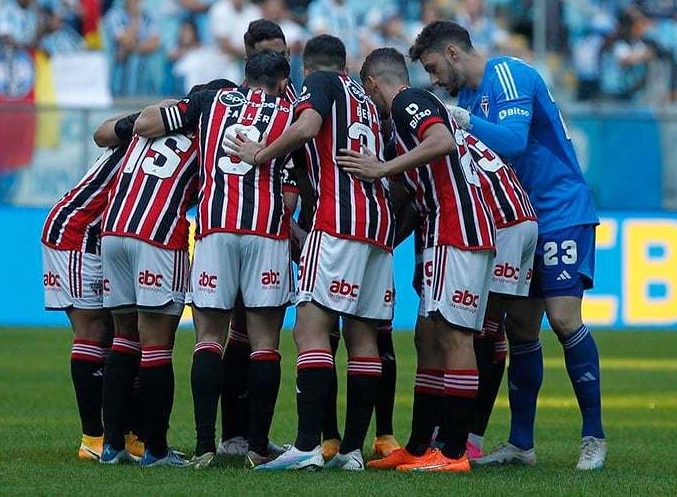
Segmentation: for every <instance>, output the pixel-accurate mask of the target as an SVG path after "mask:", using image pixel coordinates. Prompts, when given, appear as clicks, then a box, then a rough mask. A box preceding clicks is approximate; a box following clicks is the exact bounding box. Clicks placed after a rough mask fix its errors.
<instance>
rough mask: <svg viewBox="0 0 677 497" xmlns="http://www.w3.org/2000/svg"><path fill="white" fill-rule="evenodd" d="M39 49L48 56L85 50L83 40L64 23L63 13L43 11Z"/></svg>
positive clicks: (59, 11)
mask: <svg viewBox="0 0 677 497" xmlns="http://www.w3.org/2000/svg"><path fill="white" fill-rule="evenodd" d="M40 48H41V49H43V50H44V51H45V52H47V54H48V55H54V54H56V53H68V52H76V51H78V50H84V49H85V40H84V38H82V36H80V33H78V32H77V31H76V30H75V28H73V26H72V25H70V24H68V23H66V22H65V20H64V17H63V11H61V10H50V9H45V10H43V11H42V36H41V37H40Z"/></svg>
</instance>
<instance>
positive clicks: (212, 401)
mask: <svg viewBox="0 0 677 497" xmlns="http://www.w3.org/2000/svg"><path fill="white" fill-rule="evenodd" d="M222 355H223V345H221V344H220V343H218V342H199V343H197V344H196V345H195V352H194V353H193V367H192V369H191V372H190V383H191V387H192V390H193V411H194V414H195V432H196V434H197V443H196V445H195V455H196V456H201V455H202V454H204V453H206V452H216V443H215V442H214V439H215V437H216V411H217V410H218V406H219V395H221V380H222V374H223V365H222V357H221V356H222Z"/></svg>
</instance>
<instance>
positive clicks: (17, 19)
mask: <svg viewBox="0 0 677 497" xmlns="http://www.w3.org/2000/svg"><path fill="white" fill-rule="evenodd" d="M37 37H38V10H37V7H36V5H35V2H34V1H33V0H3V2H2V3H0V43H2V48H8V47H16V48H33V47H34V46H35V43H36V41H37Z"/></svg>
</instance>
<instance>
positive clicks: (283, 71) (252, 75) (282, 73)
mask: <svg viewBox="0 0 677 497" xmlns="http://www.w3.org/2000/svg"><path fill="white" fill-rule="evenodd" d="M244 75H245V78H247V83H248V84H249V85H250V86H251V85H260V86H263V87H264V88H273V87H274V86H275V85H276V84H277V83H278V81H280V80H281V79H285V78H288V77H289V61H288V60H287V57H285V56H284V55H282V54H281V53H278V52H273V51H270V50H264V51H263V52H259V53H256V54H254V55H252V56H251V57H249V58H248V59H247V63H246V64H245V66H244Z"/></svg>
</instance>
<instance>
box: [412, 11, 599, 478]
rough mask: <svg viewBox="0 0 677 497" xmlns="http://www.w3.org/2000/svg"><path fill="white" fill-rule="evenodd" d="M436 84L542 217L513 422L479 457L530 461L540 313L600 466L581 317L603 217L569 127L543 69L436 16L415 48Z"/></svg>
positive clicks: (589, 451) (521, 314) (592, 463)
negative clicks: (482, 45) (498, 53)
mask: <svg viewBox="0 0 677 497" xmlns="http://www.w3.org/2000/svg"><path fill="white" fill-rule="evenodd" d="M410 55H411V58H412V59H413V60H420V61H421V63H422V64H423V66H424V67H425V69H426V71H427V72H428V73H429V74H430V78H431V81H432V82H433V83H434V84H436V85H438V86H440V87H443V88H445V89H446V90H447V91H448V92H449V93H450V94H451V95H452V96H454V95H458V96H459V102H458V103H459V106H458V107H455V108H453V109H452V113H453V115H454V117H455V118H456V120H457V121H458V123H459V124H460V126H461V127H463V128H464V129H466V130H468V131H469V132H471V133H472V134H473V135H475V136H476V137H477V138H479V139H480V140H482V141H483V142H484V143H485V144H486V145H487V146H488V147H490V148H491V149H492V150H493V151H494V152H496V153H498V154H499V155H501V156H502V157H503V158H505V159H506V160H508V161H509V162H511V164H512V165H513V167H514V168H515V171H516V172H517V175H518V177H519V179H520V181H521V182H522V184H523V185H524V187H525V189H526V190H527V192H528V193H529V196H530V198H531V202H532V203H533V205H534V208H535V210H536V213H537V215H538V219H539V237H538V244H537V248H536V257H535V269H534V275H533V281H532V284H531V293H530V298H529V299H527V300H524V301H520V302H516V303H513V304H511V306H510V308H509V310H508V315H507V320H506V327H507V332H508V338H509V339H510V367H509V368H508V379H509V382H510V385H511V388H510V405H511V414H512V416H511V426H510V436H509V438H508V442H507V443H506V444H502V445H500V446H499V447H498V448H497V450H496V451H494V452H493V453H491V454H489V455H488V456H486V457H485V458H483V459H480V460H479V461H478V463H480V464H485V463H486V464H488V463H497V464H502V463H510V462H518V463H525V464H534V463H535V461H536V455H535V452H534V422H535V413H536V399H537V397H538V391H539V389H540V386H541V383H542V379H543V353H542V347H541V342H540V340H539V338H538V336H539V332H540V327H541V322H542V318H543V314H544V312H545V314H546V315H547V317H548V322H549V323H550V326H551V327H552V329H553V330H554V332H555V333H556V334H557V337H558V338H559V340H560V342H561V343H562V347H563V349H564V360H565V363H566V368H567V373H568V374H569V378H570V380H571V384H572V386H573V389H574V392H575V394H576V399H577V400H578V405H579V407H580V411H581V415H582V418H583V426H582V430H581V436H582V441H581V447H580V457H579V460H578V464H577V466H576V467H577V469H580V470H590V469H597V468H601V467H602V466H603V465H604V461H605V459H606V453H607V444H606V440H605V436H604V429H603V428H602V413H601V392H600V368H599V354H598V351H597V346H596V344H595V340H594V338H593V336H592V334H591V333H590V331H589V329H588V327H587V326H586V325H585V324H584V323H583V321H582V318H581V302H582V297H583V293H584V291H585V290H586V289H589V288H591V287H592V284H593V273H594V260H595V226H596V225H597V224H598V219H597V215H596V213H595V208H594V205H593V201H592V195H591V192H590V189H589V188H588V186H587V184H586V183H585V180H584V179H583V175H582V173H581V169H580V166H579V164H578V160H577V158H576V153H575V151H574V148H573V145H572V143H571V138H570V136H569V133H568V130H567V127H566V124H565V123H564V120H563V118H562V115H561V113H560V111H559V108H558V107H557V104H556V103H555V101H554V99H553V97H552V95H551V94H550V92H549V91H548V88H547V86H546V84H545V82H544V81H543V78H541V76H540V75H539V74H538V72H537V71H536V70H535V69H534V68H533V67H531V66H529V65H528V64H526V63H525V62H524V61H522V60H519V59H516V58H511V57H497V58H494V59H490V60H487V59H486V58H485V57H484V56H482V55H481V54H479V53H478V52H476V51H475V50H474V49H473V46H472V43H471V41H470V36H469V33H468V32H467V31H466V30H465V29H463V28H462V27H461V26H459V25H458V24H455V23H453V22H435V23H432V24H429V25H428V26H426V27H425V28H424V29H423V31H422V32H421V33H420V34H419V36H418V37H417V39H416V42H415V43H414V46H413V47H412V48H411V51H410Z"/></svg>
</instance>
